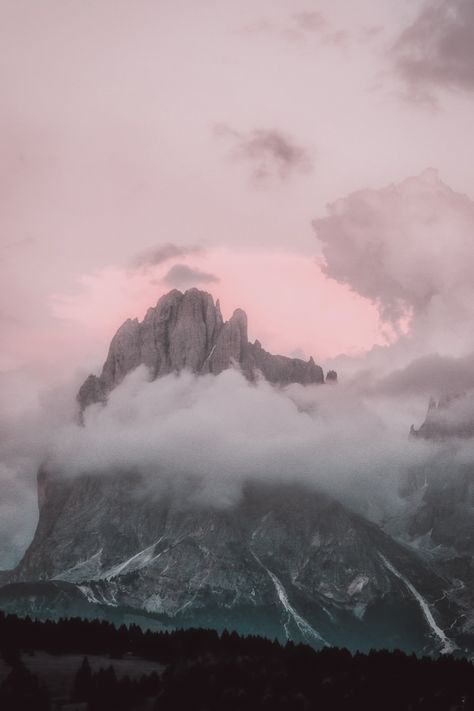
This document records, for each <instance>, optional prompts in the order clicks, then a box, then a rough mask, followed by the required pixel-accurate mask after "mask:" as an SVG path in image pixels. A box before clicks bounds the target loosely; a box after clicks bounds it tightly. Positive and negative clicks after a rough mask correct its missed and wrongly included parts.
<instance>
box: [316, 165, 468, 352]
mask: <svg viewBox="0 0 474 711" xmlns="http://www.w3.org/2000/svg"><path fill="white" fill-rule="evenodd" d="M328 210H329V215H328V216H327V217H325V218H323V219H319V220H315V222H314V226H315V229H316V233H317V237H318V239H319V241H320V243H321V245H322V252H323V258H324V263H323V271H324V273H325V274H327V276H329V277H331V278H333V279H336V280H337V281H339V282H341V283H343V284H347V285H349V286H350V287H351V288H352V289H353V290H354V291H355V292H357V293H358V294H360V295H361V296H364V297H366V298H368V299H370V300H371V301H373V302H374V303H375V304H376V305H377V307H378V309H379V312H380V315H381V317H382V318H383V319H384V320H385V322H387V323H388V324H389V325H390V326H391V327H392V328H395V329H397V330H398V331H399V332H400V333H402V332H403V331H406V330H408V333H409V336H410V338H412V339H415V340H418V342H419V343H420V345H421V346H422V348H423V352H424V353H429V352H430V351H434V350H439V352H440V353H446V354H452V355H455V354H466V353H467V352H469V350H472V349H474V332H473V330H472V323H473V321H474V271H473V269H472V264H473V263H474V202H473V201H472V200H471V199H470V198H468V197H467V196H465V195H462V194H459V193H456V192H454V191H453V190H451V189H450V188H448V187H447V185H445V184H444V183H443V182H442V181H441V180H440V179H439V178H438V176H437V173H436V172H435V171H433V170H427V171H426V172H424V173H423V174H422V175H420V176H418V177H416V178H409V179H407V180H405V181H404V182H402V183H400V184H399V185H391V186H389V187H387V188H383V189H380V190H360V191H358V192H356V193H353V194H351V195H349V196H348V197H346V198H343V199H340V200H338V201H337V202H335V203H333V204H331V205H330V206H329V208H328Z"/></svg>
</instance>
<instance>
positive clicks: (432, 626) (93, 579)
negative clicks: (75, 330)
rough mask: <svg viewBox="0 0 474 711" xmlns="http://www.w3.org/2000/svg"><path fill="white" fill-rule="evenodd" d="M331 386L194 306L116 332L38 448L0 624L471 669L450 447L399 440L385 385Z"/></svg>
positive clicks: (157, 310)
mask: <svg viewBox="0 0 474 711" xmlns="http://www.w3.org/2000/svg"><path fill="white" fill-rule="evenodd" d="M328 375H329V377H326V378H324V375H323V372H322V369H321V368H320V367H319V366H317V365H316V364H315V362H314V360H313V359H312V358H310V359H309V360H307V361H303V360H301V359H297V358H288V357H283V356H274V355H272V354H270V353H268V352H266V351H265V350H264V349H263V347H262V346H261V345H260V343H259V342H258V341H256V342H254V343H250V342H249V340H248V336H247V320H246V315H245V314H244V313H243V312H242V311H239V310H238V311H237V312H236V313H235V314H234V315H233V316H232V317H231V319H229V321H227V322H224V321H223V319H222V317H221V315H220V310H219V305H218V303H215V302H214V300H213V298H212V297H211V296H210V295H209V294H207V293H205V292H202V291H198V290H196V289H191V290H189V291H187V292H185V293H181V292H179V291H176V290H174V291H172V292H170V293H169V294H168V295H166V296H164V297H162V298H161V299H160V301H159V302H158V304H157V306H156V307H154V308H151V309H150V310H149V311H148V312H147V315H146V317H145V319H144V320H143V321H142V322H141V323H140V322H139V321H138V320H135V321H127V322H126V323H125V324H124V325H123V326H122V327H121V328H120V329H119V331H118V332H117V334H116V336H115V337H114V338H113V340H112V342H111V345H110V349H109V353H108V355H107V358H106V361H105V364H104V366H103V369H102V372H101V373H100V374H99V375H91V376H89V377H88V378H87V379H86V380H85V382H84V383H83V385H81V386H80V387H79V388H78V395H77V405H76V409H75V413H74V416H73V417H71V418H70V419H69V421H67V420H66V421H65V422H63V423H62V424H60V425H58V427H57V429H56V431H55V432H54V434H53V435H52V436H50V438H49V440H47V441H46V442H45V448H44V454H43V457H42V460H41V462H40V466H39V470H38V505H39V520H38V525H37V528H36V531H35V534H34V536H33V540H32V541H31V543H30V545H29V546H28V548H27V550H26V552H25V553H24V555H23V556H22V558H21V560H20V561H19V562H18V565H17V566H16V567H15V568H14V569H13V570H12V571H11V572H10V573H8V574H6V575H5V576H4V582H5V583H6V584H5V585H4V586H3V588H0V604H1V607H2V608H3V609H5V610H8V611H10V612H16V613H21V614H33V615H35V616H40V617H43V618H47V617H51V616H52V617H54V618H57V617H59V616H61V615H64V614H80V615H83V616H86V617H101V618H104V619H109V620H115V621H117V622H122V621H124V620H126V619H133V620H134V622H137V623H138V624H141V625H142V626H144V627H154V626H156V625H157V624H158V625H164V626H165V627H166V628H169V629H172V628H175V627H180V626H184V627H193V626H203V625H204V626H209V627H212V628H213V629H216V630H220V631H222V630H223V629H225V628H229V629H234V630H238V631H239V632H241V633H243V634H255V633H258V634H261V635H264V636H267V637H270V638H277V639H279V640H280V641H281V642H282V643H283V642H285V640H294V641H297V642H305V643H307V644H310V645H312V646H313V647H314V648H316V649H323V648H325V647H331V646H341V645H343V646H347V647H349V648H350V649H352V650H365V651H368V650H369V649H371V648H372V647H378V648H381V647H388V648H390V649H396V648H400V649H404V650H406V651H408V652H410V651H416V652H419V653H430V654H440V653H441V654H448V653H456V654H471V653H472V650H473V649H474V644H473V625H474V606H473V597H472V593H471V590H472V579H471V578H472V572H471V571H472V567H471V562H470V561H471V558H470V546H471V544H472V531H473V530H474V527H473V518H472V510H473V509H472V507H471V503H470V501H471V499H470V497H471V496H472V485H471V482H472V470H471V468H470V467H469V466H468V465H465V466H463V465H462V462H461V460H460V452H459V447H461V451H462V447H463V446H464V445H463V443H461V444H458V440H456V443H455V445H454V450H453V443H452V440H450V441H449V442H448V443H446V442H444V441H439V440H433V439H430V438H427V437H421V436H418V437H415V436H409V432H408V429H407V428H406V426H405V417H406V413H404V412H403V411H402V412H401V413H398V414H397V413H396V412H395V413H394V410H393V405H394V402H395V400H394V399H391V398H389V397H387V394H386V392H384V385H383V382H379V383H378V384H374V383H366V384H365V385H361V382H360V381H356V382H352V383H348V384H345V383H344V379H343V377H339V378H337V377H335V376H334V372H333V371H332V372H331V373H330V374H329V373H328ZM446 462H448V463H449V468H448V470H446V466H445V465H446ZM446 471H448V475H447V474H446Z"/></svg>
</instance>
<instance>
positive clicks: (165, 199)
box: [0, 0, 474, 377]
mask: <svg viewBox="0 0 474 711" xmlns="http://www.w3.org/2000/svg"><path fill="white" fill-rule="evenodd" d="M465 4H466V3H465V0H462V1H461V0H460V2H459V7H460V10H459V11H460V13H461V12H464V9H463V8H464V6H465ZM440 5H443V2H441V3H440ZM424 7H425V2H423V0H415V1H414V2H408V1H405V0H402V1H401V2H397V3H394V2H393V0H356V1H355V2H351V3H348V2H347V0H319V1H318V2H313V0H312V1H311V2H302V3H300V4H299V5H298V4H295V3H294V2H293V0H291V1H290V0H257V1H256V2H255V0H252V1H250V0H243V1H242V2H240V3H237V4H235V3H229V2H217V1H216V0H204V1H203V2H201V3H192V2H189V0H177V1H176V0H174V1H173V2H171V0H170V1H168V0H163V2H150V0H136V2H133V3H130V2H128V0H113V1H112V0H102V1H101V2H96V3H87V4H85V3H83V2H80V0H72V1H71V2H68V3H64V2H59V1H58V0H44V1H43V2H41V3H35V2H31V0H17V1H16V2H12V3H8V2H7V3H1V4H0V87H1V88H0V101H1V105H2V117H1V121H0V152H1V161H0V190H1V200H0V240H1V252H0V256H1V261H0V268H1V270H2V279H1V282H0V289H1V307H0V319H1V324H2V332H3V334H4V338H3V344H2V350H1V353H0V369H1V370H2V371H3V372H8V371H12V370H18V369H20V370H22V369H26V370H36V371H38V372H41V373H42V375H43V376H44V377H48V376H47V373H56V372H59V371H61V370H62V369H63V370H64V371H67V370H68V369H70V368H76V367H81V365H82V364H83V365H84V367H88V366H89V365H90V364H92V363H96V362H98V361H99V360H101V359H102V357H103V354H104V351H105V349H106V347H107V342H108V339H109V338H110V336H111V334H112V332H113V331H114V330H115V328H116V327H117V326H118V325H119V323H120V322H121V321H122V320H123V319H124V318H125V317H127V316H135V315H136V316H139V317H141V316H143V313H144V311H145V310H146V308H147V307H148V306H149V305H151V304H154V303H155V302H156V300H157V298H158V296H159V295H160V294H161V293H162V292H163V291H164V290H166V288H168V287H169V288H171V285H170V283H167V284H164V283H163V282H162V281H161V280H162V279H163V277H164V276H165V274H166V273H167V272H168V270H169V269H170V268H172V267H173V266H178V267H179V265H187V266H190V267H192V268H196V269H199V270H200V271H201V272H203V273H204V274H208V275H209V274H210V275H213V276H214V277H215V279H216V280H215V281H210V282H207V283H206V282H205V281H202V280H201V281H199V280H198V281H197V282H196V284H195V285H197V286H199V287H201V288H204V289H206V290H208V291H210V292H211V293H212V294H213V295H214V296H215V297H216V298H220V299H221V302H222V305H223V310H224V313H225V314H226V315H227V316H228V315H229V314H230V313H231V311H232V310H233V309H234V308H235V307H237V306H240V307H242V308H244V309H245V310H246V311H247V312H248V316H249V323H250V331H251V335H252V337H256V336H258V337H259V338H260V340H262V342H263V343H264V345H265V346H266V347H267V348H269V349H272V350H276V351H279V352H283V353H292V352H295V351H303V352H304V353H305V354H307V355H309V354H310V353H312V354H314V356H315V357H316V358H318V357H319V358H321V359H326V358H330V357H333V356H336V355H338V354H339V353H341V352H345V353H350V354H353V353H360V352H361V351H364V350H365V351H369V350H370V349H371V348H372V347H373V346H374V345H376V344H383V343H386V342H387V333H388V334H389V336H388V340H389V341H390V342H391V341H393V335H394V331H393V326H394V324H393V323H382V322H381V321H380V319H379V315H378V310H377V308H378V306H380V300H379V297H378V295H377V293H376V292H371V293H370V294H369V295H368V294H365V293H361V292H360V290H359V293H356V292H357V287H354V284H353V283H351V280H350V279H349V278H347V279H346V278H345V277H341V278H339V277H334V278H332V276H331V269H329V270H326V271H325V272H324V273H323V272H322V271H321V269H320V268H319V267H318V264H321V263H322V262H321V249H322V245H321V242H318V240H317V239H316V235H315V232H314V230H313V228H312V227H311V222H312V220H314V219H324V218H325V216H327V214H328V211H327V204H328V203H329V204H339V203H338V202H337V201H338V200H339V199H341V198H344V197H345V196H347V195H348V194H350V193H352V192H354V191H360V190H364V189H368V188H371V189H374V190H379V189H383V188H384V187H385V186H387V185H390V184H401V183H402V181H403V180H404V179H405V178H406V177H407V176H410V175H415V176H416V175H420V174H421V173H422V172H423V170H425V169H426V167H427V166H430V165H433V166H435V167H436V168H438V169H439V171H440V175H441V177H442V179H443V180H444V181H445V183H447V184H448V185H449V186H451V188H452V189H453V190H454V191H457V192H461V193H466V194H468V195H474V174H473V170H472V166H473V165H474V143H473V141H472V140H471V127H472V125H473V123H474V102H473V101H472V97H471V95H470V91H471V86H470V83H469V82H470V79H469V77H470V74H469V71H468V70H469V66H470V64H469V62H471V60H472V58H471V57H470V56H469V54H468V53H467V54H465V55H464V54H463V53H462V52H461V50H460V54H459V56H458V57H457V64H456V66H454V65H453V68H452V69H450V72H447V70H445V69H443V67H446V66H447V65H446V62H445V61H444V57H443V54H442V52H443V45H441V44H440V45H439V46H438V45H436V46H431V45H430V44H429V43H430V42H431V41H433V42H434V41H435V40H431V39H430V37H427V36H425V35H420V41H422V42H425V43H426V45H427V46H426V48H424V49H423V46H422V45H417V51H418V54H417V60H416V61H417V63H415V64H413V62H411V63H410V62H409V61H408V60H407V57H409V56H410V52H411V51H412V50H413V47H411V46H410V42H409V39H408V40H407V39H406V35H405V34H404V31H405V30H406V29H407V28H413V30H412V32H411V34H410V35H409V36H411V37H413V38H415V40H416V41H418V40H417V38H418V34H417V33H418V32H419V30H418V27H419V17H420V16H421V13H422V12H423V8H424ZM440 13H441V11H440ZM430 17H431V20H430V22H432V23H433V24H434V29H436V27H435V25H436V21H437V14H436V13H434V14H433V15H432V16H430ZM440 18H441V20H442V22H443V23H444V24H442V25H441V27H442V31H443V32H446V33H449V32H454V33H455V32H457V31H458V30H457V27H458V25H456V24H454V25H453V26H452V27H451V26H447V25H446V20H445V15H443V13H441V14H440ZM463 18H464V19H463V22H464V24H465V25H466V27H467V30H466V31H467V32H469V31H470V29H469V28H470V25H469V21H470V20H469V18H470V15H468V14H466V15H465V17H464V15H463ZM430 36H431V37H438V34H436V32H434V31H433V33H432V34H431V35H430ZM401 37H405V39H404V41H403V43H400V38H401ZM448 39H449V38H448ZM460 46H461V45H460ZM464 46H468V45H467V44H465V43H464V44H462V47H464ZM420 47H421V49H420ZM397 48H398V49H397ZM426 58H428V59H426ZM429 61H432V63H433V67H432V71H430V70H429ZM423 62H424V63H423ZM450 66H451V65H450ZM413 67H414V68H413ZM456 67H457V68H458V70H459V71H458V74H456V71H457V70H456ZM435 107H436V108H435ZM384 209H385V208H384ZM396 209H398V208H396ZM399 209H400V210H401V211H402V212H403V210H404V207H403V205H402V204H401V205H400V206H399ZM387 210H389V211H390V210H391V207H387ZM413 214H414V213H413ZM450 214H451V213H450ZM348 215H349V216H348V220H349V222H351V221H352V224H353V225H357V223H358V220H359V216H358V215H357V214H356V213H354V212H353V211H351V210H350V209H349V210H348ZM389 218H390V215H389V216H388V218H387V219H389ZM397 219H398V218H397ZM430 219H434V220H436V210H435V209H434V211H433V214H432V215H431V217H430ZM449 219H451V217H450V218H449ZM385 222H386V221H384V219H382V218H381V224H385ZM415 222H416V221H415ZM334 224H335V223H334ZM398 224H405V223H404V222H403V220H399V222H398ZM412 233H413V234H414V231H413V229H412V228H411V227H409V228H407V234H409V235H412ZM350 235H351V237H350V239H356V240H357V238H356V237H355V235H356V231H354V230H352V231H350ZM384 239H385V237H384ZM390 239H391V240H392V243H393V244H395V243H396V242H397V234H396V233H395V232H394V233H393V234H391V236H390ZM409 239H412V237H410V238H409ZM166 244H173V245H175V246H178V247H186V246H189V245H192V246H197V247H198V248H200V249H201V250H202V251H201V252H199V253H197V252H195V253H193V254H187V255H185V256H181V257H177V258H175V259H174V261H173V260H171V261H167V262H166V263H162V264H161V265H159V266H158V267H156V268H154V269H149V270H148V271H146V272H144V271H143V270H142V271H140V270H137V269H135V270H134V269H131V266H130V265H132V264H134V260H136V255H137V254H138V255H139V254H141V253H144V252H147V251H150V250H153V249H159V248H160V247H162V246H163V245H166ZM384 244H386V242H384ZM423 244H424V243H423ZM374 268H375V269H377V268H378V267H377V266H375V267H374ZM336 271H337V270H336ZM153 281H155V283H152V282H153ZM359 281H360V280H359ZM359 281H358V280H357V278H356V279H355V282H357V283H359ZM355 282H354V283H355ZM189 285H191V283H190V284H189ZM351 287H354V288H352V290H351ZM403 293H404V292H403ZM459 299H460V300H461V302H462V303H463V304H464V301H463V299H462V297H461V295H459ZM411 307H412V304H410V303H408V302H407V303H403V304H402V305H401V308H402V310H403V309H405V308H406V309H408V311H409V310H410V308H411ZM433 308H434V307H433ZM436 308H437V309H438V311H437V313H438V312H440V309H441V307H439V305H438V307H436ZM463 308H464V307H463ZM438 341H439V339H438Z"/></svg>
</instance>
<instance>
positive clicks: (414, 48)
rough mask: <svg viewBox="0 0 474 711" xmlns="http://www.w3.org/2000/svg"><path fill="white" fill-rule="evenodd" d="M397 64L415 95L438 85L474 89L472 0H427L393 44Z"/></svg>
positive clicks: (421, 94) (427, 92) (473, 9)
mask: <svg viewBox="0 0 474 711" xmlns="http://www.w3.org/2000/svg"><path fill="white" fill-rule="evenodd" d="M393 55H394V57H395V62H396V68H397V70H398V72H399V74H400V75H401V77H402V78H403V80H404V81H405V82H406V84H407V87H408V89H409V92H410V94H411V95H413V96H415V97H416V96H418V97H420V96H421V97H422V96H423V95H425V96H427V95H429V94H430V93H432V92H433V91H435V92H436V90H437V89H439V88H449V89H467V90H469V91H472V89H474V4H473V3H472V0H428V1H427V2H425V3H424V5H423V7H422V10H421V12H420V13H419V14H418V15H417V17H416V18H415V20H414V22H413V23H412V24H411V25H410V26H409V27H407V28H406V29H405V30H404V31H403V32H402V34H401V35H400V37H399V39H398V41H397V42H396V44H395V46H394V48H393Z"/></svg>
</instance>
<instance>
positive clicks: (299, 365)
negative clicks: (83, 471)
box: [78, 289, 324, 410]
mask: <svg viewBox="0 0 474 711" xmlns="http://www.w3.org/2000/svg"><path fill="white" fill-rule="evenodd" d="M142 364H144V365H146V366H147V367H148V368H149V369H150V371H151V373H152V376H153V377H154V378H158V377H160V376H163V375H167V374H169V373H177V372H179V371H181V370H183V369H188V370H190V371H192V372H193V373H197V374H206V373H212V374H214V375H217V374H218V373H221V372H222V371H223V370H226V369H227V368H230V367H232V366H237V367H239V368H240V369H241V371H242V373H243V374H244V375H245V376H246V377H247V378H249V379H250V380H252V379H254V378H255V377H256V376H257V373H259V372H260V373H261V374H262V375H263V377H264V378H266V380H268V381H269V382H270V383H274V384H278V385H287V384H288V383H301V384H304V385H306V384H310V383H323V382H324V375H323V371H322V369H321V368H320V367H319V366H318V365H316V364H315V362H314V360H313V359H312V358H310V359H309V361H308V362H305V361H303V360H300V359H299V358H287V357H286V356H280V355H272V354H271V353H268V352H267V351H265V350H264V349H263V348H262V346H261V345H260V343H259V342H258V341H255V343H249V340H248V336H247V316H246V314H245V312H244V311H242V310H241V309H237V310H236V311H234V313H233V315H232V317H231V318H230V319H229V320H228V321H226V322H224V321H223V319H222V315H221V312H220V307H219V301H217V303H214V301H213V298H212V296H211V295H210V294H207V293H206V292H203V291H199V290H198V289H190V290H189V291H186V292H185V293H184V294H183V293H181V292H180V291H177V290H176V289H175V290H173V291H171V292H169V293H168V294H166V295H165V296H163V297H162V298H161V299H160V300H159V301H158V303H157V305H156V306H155V307H154V308H150V309H149V310H148V312H147V314H146V316H145V318H144V319H143V321H142V322H141V323H140V322H139V321H138V320H137V319H134V320H130V319H129V320H127V321H125V323H124V324H123V325H122V326H121V327H120V328H119V330H118V331H117V333H116V334H115V336H114V337H113V339H112V342H111V344H110V349H109V353H108V356H107V360H106V361H105V364H104V367H103V369H102V373H101V374H100V376H98V377H97V376H95V375H90V376H89V377H88V378H87V380H86V381H85V382H84V384H83V385H82V387H81V388H80V390H79V394H78V400H79V404H80V407H81V409H82V410H83V409H84V408H85V407H87V406H88V405H90V404H91V403H94V402H103V401H105V400H106V398H107V394H108V393H109V392H110V391H111V390H113V389H114V388H115V387H116V386H117V385H118V384H119V383H120V382H121V381H122V380H123V378H124V377H125V376H126V375H127V373H129V372H130V371H131V370H133V369H134V368H137V367H138V366H139V365H142Z"/></svg>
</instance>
